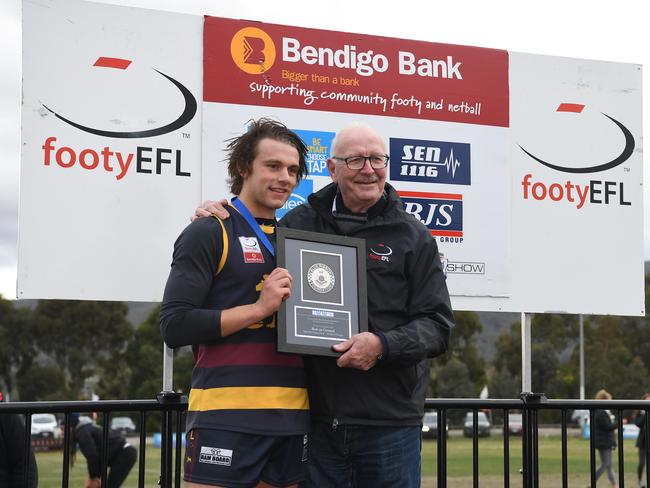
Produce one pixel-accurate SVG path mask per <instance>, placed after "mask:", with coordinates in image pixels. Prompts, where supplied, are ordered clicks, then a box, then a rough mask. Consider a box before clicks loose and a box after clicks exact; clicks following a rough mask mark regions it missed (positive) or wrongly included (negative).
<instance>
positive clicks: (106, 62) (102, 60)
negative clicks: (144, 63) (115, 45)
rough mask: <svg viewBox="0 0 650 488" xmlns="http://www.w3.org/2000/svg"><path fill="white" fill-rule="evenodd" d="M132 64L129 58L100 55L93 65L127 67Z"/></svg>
mask: <svg viewBox="0 0 650 488" xmlns="http://www.w3.org/2000/svg"><path fill="white" fill-rule="evenodd" d="M130 64H131V61H130V60H129V59H120V58H106V57H103V56H102V57H99V58H97V61H95V64H93V66H98V67H100V68H116V69H126V68H128V67H129V65H130Z"/></svg>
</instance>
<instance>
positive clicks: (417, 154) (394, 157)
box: [390, 138, 471, 185]
mask: <svg viewBox="0 0 650 488" xmlns="http://www.w3.org/2000/svg"><path fill="white" fill-rule="evenodd" d="M390 159H391V165H390V179H391V180H397V181H419V182H425V183H447V184H452V185H469V184H470V183H471V171H470V145H469V144H465V143H461V142H442V141H422V140H418V139H399V138H391V139H390Z"/></svg>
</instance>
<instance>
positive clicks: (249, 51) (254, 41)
mask: <svg viewBox="0 0 650 488" xmlns="http://www.w3.org/2000/svg"><path fill="white" fill-rule="evenodd" d="M230 55H231V56H232V60H233V61H234V63H235V64H236V65H237V67H238V68H239V69H240V70H242V71H243V72H244V73H248V74H250V75H261V74H263V73H265V72H267V71H268V70H270V69H271V67H272V66H273V63H275V44H274V43H273V39H271V37H270V36H269V35H268V34H267V33H266V32H264V31H263V30H262V29H258V28H257V27H245V28H243V29H240V30H239V31H237V32H236V33H235V35H234V36H233V37H232V40H231V41H230Z"/></svg>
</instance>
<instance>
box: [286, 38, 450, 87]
mask: <svg viewBox="0 0 650 488" xmlns="http://www.w3.org/2000/svg"><path fill="white" fill-rule="evenodd" d="M397 56H398V72H399V74H401V75H417V76H422V77H430V78H447V79H454V78H455V79H457V80H462V79H463V76H462V74H461V72H460V67H461V64H462V63H461V62H459V61H457V62H454V59H453V57H452V56H447V57H446V59H428V58H416V56H415V55H414V54H413V53H411V52H408V51H399V52H398V54H397ZM282 60H283V61H285V62H289V63H298V62H302V63H304V64H308V65H318V66H329V67H334V66H335V67H337V68H342V69H350V70H353V71H354V72H355V73H357V74H358V75H359V76H372V75H373V74H374V73H375V72H377V73H385V72H386V71H388V68H389V64H390V63H389V62H388V57H386V56H385V55H384V54H382V53H375V52H374V51H373V50H368V51H357V47H356V46H355V45H350V44H344V45H343V47H341V48H340V49H332V48H329V47H315V46H309V45H307V46H302V45H301V43H300V41H299V40H298V39H293V38H290V37H283V38H282Z"/></svg>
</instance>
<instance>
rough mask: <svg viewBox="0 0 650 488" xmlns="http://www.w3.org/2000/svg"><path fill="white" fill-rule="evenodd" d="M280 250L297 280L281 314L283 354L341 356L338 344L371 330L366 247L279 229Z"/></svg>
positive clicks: (281, 264) (279, 257)
mask: <svg viewBox="0 0 650 488" xmlns="http://www.w3.org/2000/svg"><path fill="white" fill-rule="evenodd" d="M276 248H277V251H276V256H277V264H278V266H279V267H282V268H286V269H287V270H288V271H289V273H291V276H292V277H293V284H292V288H291V297H289V298H288V299H287V300H285V301H284V303H283V304H282V306H281V307H280V310H279V311H278V324H277V328H278V329H277V332H278V351H280V352H292V353H297V354H311V355H317V356H339V353H337V352H335V351H333V350H332V346H333V345H334V344H338V343H339V342H343V341H345V340H347V339H349V338H350V337H352V336H353V335H354V334H358V333H359V332H366V331H367V330H368V301H367V298H366V242H365V241H364V240H363V239H355V238H351V237H344V236H338V235H332V234H319V233H316V232H307V231H303V230H296V229H287V228H285V227H279V228H278V229H277V240H276Z"/></svg>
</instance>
